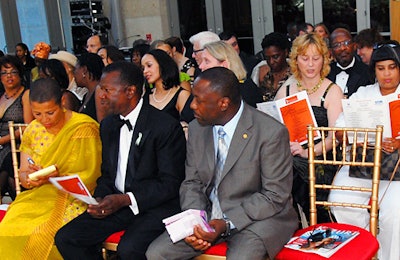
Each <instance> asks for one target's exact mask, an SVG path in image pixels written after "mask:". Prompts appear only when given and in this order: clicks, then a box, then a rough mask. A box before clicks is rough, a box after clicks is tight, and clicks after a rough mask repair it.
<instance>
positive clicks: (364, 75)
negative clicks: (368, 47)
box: [328, 28, 373, 97]
mask: <svg viewBox="0 0 400 260" xmlns="http://www.w3.org/2000/svg"><path fill="white" fill-rule="evenodd" d="M330 45H331V46H330V47H331V51H332V55H333V57H334V58H335V60H336V61H333V62H332V63H331V71H330V72H329V75H328V79H330V80H331V81H333V82H335V83H336V85H338V86H339V87H341V88H342V90H343V93H344V95H345V96H346V97H350V96H351V95H352V94H353V93H354V92H356V91H357V89H358V88H359V87H360V86H366V85H369V84H372V83H373V81H372V77H371V75H370V71H369V68H368V66H367V65H365V64H364V63H363V62H362V61H361V59H360V58H359V57H358V56H357V55H356V45H355V43H354V42H353V40H352V37H351V34H350V32H349V31H348V30H347V29H344V28H337V29H335V30H334V31H333V32H332V34H331V35H330Z"/></svg>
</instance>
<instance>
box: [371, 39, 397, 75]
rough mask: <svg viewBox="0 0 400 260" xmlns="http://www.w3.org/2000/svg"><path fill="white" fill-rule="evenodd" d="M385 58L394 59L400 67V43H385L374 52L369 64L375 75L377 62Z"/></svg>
mask: <svg viewBox="0 0 400 260" xmlns="http://www.w3.org/2000/svg"><path fill="white" fill-rule="evenodd" d="M384 60H392V61H394V62H395V63H396V65H397V67H398V68H400V45H394V44H383V45H381V46H378V47H377V48H376V49H375V50H374V51H373V52H372V55H371V61H370V65H369V66H370V70H371V72H372V73H373V75H375V65H376V63H377V62H379V61H384Z"/></svg>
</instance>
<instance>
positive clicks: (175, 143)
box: [132, 116, 186, 212]
mask: <svg viewBox="0 0 400 260" xmlns="http://www.w3.org/2000/svg"><path fill="white" fill-rule="evenodd" d="M159 120H161V119H156V120H154V121H155V124H153V127H152V129H151V134H150V136H149V137H148V138H147V139H146V140H144V143H143V148H142V149H143V150H142V151H140V153H141V155H140V156H141V157H140V162H136V163H137V165H138V166H137V169H136V172H135V176H136V177H135V181H134V182H133V183H132V192H133V195H134V196H135V199H136V202H137V204H138V207H139V212H144V211H147V210H150V209H152V208H156V207H168V203H169V202H170V203H176V205H177V206H178V207H179V199H178V197H179V186H180V184H181V182H182V180H183V178H184V175H185V168H184V166H185V157H186V139H185V137H184V134H183V131H182V127H181V125H180V124H179V122H178V121H176V120H175V119H172V118H170V117H169V116H168V118H166V117H164V118H162V120H163V121H159ZM166 121H167V122H168V123H166ZM174 205H175V204H174Z"/></svg>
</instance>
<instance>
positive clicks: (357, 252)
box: [275, 223, 379, 260]
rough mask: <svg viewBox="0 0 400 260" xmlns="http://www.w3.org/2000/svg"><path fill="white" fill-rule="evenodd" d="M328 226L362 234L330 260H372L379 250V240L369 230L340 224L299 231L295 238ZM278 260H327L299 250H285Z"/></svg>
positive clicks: (327, 224) (325, 224)
mask: <svg viewBox="0 0 400 260" xmlns="http://www.w3.org/2000/svg"><path fill="white" fill-rule="evenodd" d="M321 225H323V226H327V227H331V228H335V229H346V230H351V231H358V232H360V234H359V235H358V236H356V237H355V238H354V239H353V240H351V241H350V242H349V243H348V244H346V245H344V246H343V247H342V248H340V249H339V250H338V251H337V252H336V253H334V254H333V255H332V256H331V257H330V258H329V259H330V260H343V259H346V260H362V259H371V258H372V257H373V256H374V255H375V254H376V253H377V252H378V249H379V244H378V240H377V239H376V238H375V237H374V236H373V235H372V234H371V233H370V232H368V231H367V230H365V229H363V228H360V227H356V226H352V225H347V224H340V223H323V224H318V225H315V226H311V227H308V228H305V229H301V230H297V231H296V233H295V234H294V235H293V236H300V235H301V234H303V233H304V232H306V231H310V230H312V229H314V228H315V227H318V226H321ZM275 259H276V260H288V259H302V260H316V259H325V260H326V259H327V258H325V257H322V256H319V255H317V254H313V253H304V252H300V251H297V250H293V249H289V248H286V247H285V248H283V249H282V250H281V251H280V252H279V254H278V255H277V256H276V257H275Z"/></svg>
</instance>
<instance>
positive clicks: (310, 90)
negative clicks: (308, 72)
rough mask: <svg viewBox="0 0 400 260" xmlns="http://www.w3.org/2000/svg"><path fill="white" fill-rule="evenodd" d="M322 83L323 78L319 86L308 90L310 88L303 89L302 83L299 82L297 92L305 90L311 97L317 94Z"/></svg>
mask: <svg viewBox="0 0 400 260" xmlns="http://www.w3.org/2000/svg"><path fill="white" fill-rule="evenodd" d="M322 81H324V79H323V78H320V80H319V82H318V84H317V85H315V86H314V87H312V88H311V89H308V88H305V87H303V85H302V84H301V83H300V81H297V90H298V91H299V92H300V91H303V90H305V91H306V92H307V94H308V95H311V94H313V93H315V92H317V90H318V89H319V88H320V87H321V85H322Z"/></svg>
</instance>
